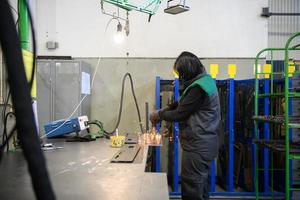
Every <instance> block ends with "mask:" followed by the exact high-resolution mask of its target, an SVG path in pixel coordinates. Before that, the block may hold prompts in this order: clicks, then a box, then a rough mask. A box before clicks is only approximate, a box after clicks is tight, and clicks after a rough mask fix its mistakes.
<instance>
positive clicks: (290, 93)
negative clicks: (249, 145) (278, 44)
mask: <svg viewBox="0 0 300 200" xmlns="http://www.w3.org/2000/svg"><path fill="white" fill-rule="evenodd" d="M297 37H298V38H299V37H300V32H298V33H295V34H293V35H292V36H291V37H289V38H288V40H287V42H286V43H285V46H284V48H266V49H263V50H261V51H260V52H259V53H258V54H257V56H256V59H255V77H256V79H255V114H254V115H255V116H254V117H253V120H254V125H255V139H256V141H255V140H254V141H253V143H255V146H256V147H257V148H256V153H255V155H254V156H255V162H256V170H255V190H256V199H260V196H261V195H260V194H259V184H260V183H259V178H258V176H259V174H258V171H259V167H258V166H259V164H258V162H259V161H258V158H259V156H258V149H259V148H260V147H263V148H268V149H270V151H277V152H283V153H285V173H284V176H285V183H284V185H285V191H284V192H285V199H286V200H290V199H291V195H292V193H291V191H300V189H298V188H291V187H290V183H291V182H292V180H291V173H292V166H291V165H292V160H294V159H295V160H300V147H299V144H297V145H295V144H293V143H292V142H291V139H292V138H291V135H292V134H289V133H291V129H292V128H295V129H300V119H299V118H298V119H295V118H293V117H292V116H290V115H291V113H292V112H291V109H290V108H291V105H290V103H291V101H290V99H291V98H299V97H300V91H298V90H297V89H298V88H297V89H295V90H294V88H291V87H292V86H291V78H290V77H293V76H294V75H297V79H299V74H300V71H299V70H296V71H291V68H290V66H296V64H298V63H296V64H294V63H293V64H291V63H290V55H289V53H290V51H299V50H300V49H298V48H296V47H290V46H291V44H292V42H293V41H294V40H295V38H297ZM274 52H283V53H284V68H283V71H282V72H273V69H272V67H273V62H274V59H273V58H274V57H273V56H274V55H273V53H274ZM263 53H269V54H270V56H271V59H270V60H271V61H270V62H271V65H272V66H271V68H267V67H266V68H264V69H263V70H264V71H263V73H261V72H259V71H258V69H259V67H258V66H259V58H260V57H261V56H262V54H263ZM294 70H295V69H294ZM260 75H265V79H264V85H263V86H264V88H263V91H264V93H263V94H260V92H259V91H260V78H261V76H260ZM275 75H281V76H282V77H281V79H282V84H283V90H284V91H283V92H280V93H276V92H275V93H274V84H275V83H276V79H274V77H276V76H275ZM298 92H299V93H298ZM260 98H265V99H264V101H263V102H264V107H263V113H264V115H265V116H259V114H260V113H262V111H261V110H260V109H261V107H260V106H259V102H260V101H259V99H260ZM266 98H270V100H268V99H266ZM272 98H283V99H284V102H282V103H283V104H284V110H285V112H284V114H283V116H268V115H269V114H270V113H272V110H271V109H272V108H271V106H270V105H272V102H271V100H272ZM275 103H276V102H275ZM277 103H278V102H277ZM278 106H279V105H278ZM270 111H271V112H270ZM275 115H276V114H275ZM260 121H261V122H265V124H264V129H263V130H264V131H263V137H264V138H265V139H268V141H263V140H259V139H260V138H259V137H260V133H259V131H260V125H259V123H258V122H260ZM268 123H273V124H278V125H282V128H284V130H283V131H284V133H285V139H284V141H281V142H279V143H278V141H271V140H269V138H272V137H273V136H272V134H271V133H270V128H269V124H268ZM263 153H264V154H263V158H264V160H263V165H264V182H263V187H264V190H265V191H268V190H269V186H270V183H271V187H272V191H273V189H274V188H273V186H274V182H273V181H274V180H273V175H274V174H273V171H272V175H271V177H272V178H271V180H269V178H270V177H269V172H268V170H269V167H270V165H271V169H274V168H273V164H274V163H273V159H269V152H268V150H266V149H264V152H263ZM270 161H271V163H269V162H270Z"/></svg>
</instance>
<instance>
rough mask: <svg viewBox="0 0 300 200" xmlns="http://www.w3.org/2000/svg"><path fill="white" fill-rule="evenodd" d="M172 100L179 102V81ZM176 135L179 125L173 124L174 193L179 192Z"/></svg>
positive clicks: (176, 81)
mask: <svg viewBox="0 0 300 200" xmlns="http://www.w3.org/2000/svg"><path fill="white" fill-rule="evenodd" d="M174 100H175V101H178V100H179V80H178V79H175V87H174ZM178 135H179V124H178V122H175V123H174V137H173V138H174V173H173V176H174V179H173V180H174V185H173V186H174V192H178V191H179V177H178V174H179V172H178V157H179V156H178V155H179V151H178Z"/></svg>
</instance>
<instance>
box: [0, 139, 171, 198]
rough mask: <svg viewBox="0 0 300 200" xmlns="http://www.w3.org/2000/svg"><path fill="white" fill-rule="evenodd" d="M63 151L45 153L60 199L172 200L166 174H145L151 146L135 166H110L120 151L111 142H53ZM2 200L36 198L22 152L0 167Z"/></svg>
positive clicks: (139, 157)
mask: <svg viewBox="0 0 300 200" xmlns="http://www.w3.org/2000/svg"><path fill="white" fill-rule="evenodd" d="M51 142H52V143H53V144H55V146H57V147H63V148H61V149H57V150H53V151H46V152H44V153H45V157H46V159H47V164H48V170H49V174H50V177H51V181H52V184H53V188H54V191H55V194H56V197H57V199H72V200H73V199H74V200H76V199H78V200H79V199H80V200H81V199H91V200H92V199H108V200H110V199H111V200H127V199H128V200H146V199H149V200H151V199H153V200H154V199H160V200H164V199H169V196H168V184H167V178H166V174H165V173H146V172H145V165H146V158H147V152H148V147H147V146H145V147H142V148H141V149H140V151H139V153H138V155H137V157H136V158H135V162H134V163H130V164H127V163H111V162H110V161H111V159H112V157H113V155H114V154H115V153H117V151H119V149H118V148H111V147H110V143H109V140H105V139H99V140H97V141H95V142H90V143H67V142H61V140H51ZM0 177H1V179H0V188H1V189H0V196H1V199H16V200H17V199H22V200H27V199H28V200H29V199H30V200H31V199H34V193H33V190H32V188H31V182H30V178H29V174H28V171H27V167H26V162H25V160H24V158H23V154H22V152H10V153H8V154H6V155H5V157H4V158H3V160H2V163H1V165H0Z"/></svg>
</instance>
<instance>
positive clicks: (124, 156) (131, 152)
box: [111, 144, 141, 163]
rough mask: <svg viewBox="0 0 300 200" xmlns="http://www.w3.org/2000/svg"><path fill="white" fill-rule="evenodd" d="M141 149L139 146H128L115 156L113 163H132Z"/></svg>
mask: <svg viewBox="0 0 300 200" xmlns="http://www.w3.org/2000/svg"><path fill="white" fill-rule="evenodd" d="M140 149H141V147H140V146H139V145H137V144H126V145H124V146H123V147H122V148H121V149H120V150H119V151H118V152H117V153H116V154H115V155H114V156H113V158H112V159H111V162H112V163H132V162H133V161H134V159H135V157H136V156H137V154H138V152H139V151H140Z"/></svg>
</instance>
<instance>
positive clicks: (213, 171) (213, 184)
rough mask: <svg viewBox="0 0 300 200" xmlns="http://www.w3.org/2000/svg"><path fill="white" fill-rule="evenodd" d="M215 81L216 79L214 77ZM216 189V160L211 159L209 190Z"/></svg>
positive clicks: (213, 190)
mask: <svg viewBox="0 0 300 200" xmlns="http://www.w3.org/2000/svg"><path fill="white" fill-rule="evenodd" d="M214 80H215V81H216V79H214ZM215 191H216V161H215V160H213V161H211V168H210V192H215Z"/></svg>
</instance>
